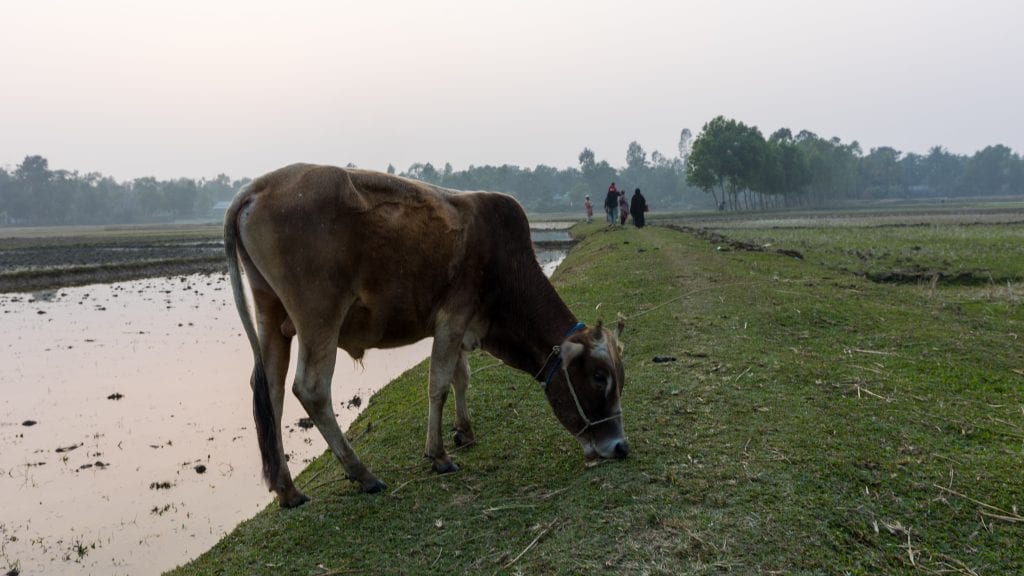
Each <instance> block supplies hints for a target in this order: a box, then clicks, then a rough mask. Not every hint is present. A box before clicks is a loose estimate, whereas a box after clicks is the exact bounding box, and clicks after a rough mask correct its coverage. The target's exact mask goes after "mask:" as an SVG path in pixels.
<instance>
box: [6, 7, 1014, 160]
mask: <svg viewBox="0 0 1024 576" xmlns="http://www.w3.org/2000/svg"><path fill="white" fill-rule="evenodd" d="M1022 25H1024V1H1021V0H913V1H912V0H857V1H849V2H836V1H830V0H828V1H827V0H736V1H727V0H706V1H685V0H676V1H658V2H654V1H650V2H647V1H642V0H641V1H631V2H609V1H600V0H583V1H576V0H573V1H565V0H544V1H536V0H515V1H505V2H495V1H468V0H467V1H446V0H440V1H437V0H435V1H429V2H427V1H409V2H387V1H373V2H369V1H365V0H363V1H359V2H342V1H305V0H292V1H289V2H266V1H259V0H175V1H163V0H159V1H158V0H152V1H144V2H140V1H138V0H122V1H118V0H66V1H58V0H31V1H29V0H0V166H6V167H8V168H13V167H14V166H15V165H17V164H19V163H20V162H21V160H22V159H23V158H24V156H26V155H28V154H40V155H43V156H45V157H47V158H48V159H49V160H50V166H51V168H63V169H70V170H79V171H82V172H87V171H99V172H102V173H104V174H108V175H112V176H114V177H116V178H117V179H119V180H123V179H129V178H136V177H139V176H157V177H158V178H169V177H178V176H187V177H196V178H198V177H204V176H207V177H208V176H214V175H216V174H217V173H220V172H225V173H227V174H229V175H231V176H232V177H235V178H237V177H241V176H256V175H258V174H261V173H263V172H266V171H269V170H272V169H274V168H277V167H279V166H282V165H284V164H287V163H290V162H295V161H307V162H320V163H331V164H340V165H344V164H346V163H349V162H352V163H354V164H356V165H358V166H360V167H364V168H373V169H379V170H383V169H384V168H386V167H387V165H388V163H389V162H390V163H392V164H394V165H395V167H396V168H398V169H399V170H404V169H406V168H407V167H408V166H409V165H410V164H411V163H413V162H427V161H429V162H432V163H433V164H434V165H435V166H437V167H438V168H440V167H441V166H443V165H444V163H445V162H451V163H452V165H453V166H454V167H455V169H457V170H458V169H464V168H466V167H467V166H469V165H470V164H475V165H483V164H502V163H511V164H518V165H521V166H533V165H536V164H538V163H543V164H549V165H554V166H558V167H565V166H575V165H576V163H577V161H576V158H577V155H578V154H579V152H580V150H582V149H583V147H584V146H587V147H590V148H591V149H593V150H594V151H595V152H596V154H597V157H598V159H606V160H608V161H609V162H610V163H611V164H612V165H614V166H622V165H624V164H625V153H626V147H627V145H628V144H629V142H630V141H632V140H637V141H638V142H640V144H641V145H642V146H643V147H644V148H645V149H646V150H647V152H648V153H650V152H652V151H653V150H659V151H660V152H662V153H663V154H665V155H667V156H672V155H675V154H676V152H677V151H676V144H677V142H678V138H679V132H680V130H681V129H682V128H690V129H691V130H692V131H693V132H694V134H696V133H697V132H699V131H700V128H701V126H702V125H703V124H704V123H705V122H707V121H708V120H710V119H711V118H712V117H714V116H716V115H719V114H722V115H725V116H728V117H732V118H736V119H738V120H741V121H743V122H746V123H747V124H753V125H756V126H758V127H759V128H760V129H761V131H762V132H763V133H765V135H766V136H767V135H768V134H770V133H771V132H772V131H774V130H775V129H777V128H779V127H783V126H785V127H788V128H790V129H792V130H793V131H794V133H795V132H796V131H798V130H800V129H808V130H811V131H813V132H815V133H817V134H818V135H820V136H824V137H832V136H838V137H840V138H841V139H843V140H844V141H850V140H858V141H859V142H860V143H861V145H862V146H863V147H864V150H865V152H867V151H868V150H869V149H870V148H871V147H875V146H883V145H890V146H893V147H895V148H897V149H900V150H903V151H914V152H926V151H927V149H928V148H929V147H931V146H933V145H937V144H941V145H943V146H946V147H947V148H949V149H950V150H952V151H953V152H957V153H964V154H969V153H973V152H974V151H975V150H977V149H979V148H982V147H984V146H986V145H989V144H998V143H1001V144H1005V145H1007V146H1010V147H1011V148H1013V149H1014V150H1015V151H1017V152H1024V33H1022V31H1021V28H1022Z"/></svg>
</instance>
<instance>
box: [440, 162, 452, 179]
mask: <svg viewBox="0 0 1024 576" xmlns="http://www.w3.org/2000/svg"><path fill="white" fill-rule="evenodd" d="M454 172H455V170H454V169H453V168H452V163H451V162H445V163H444V172H442V173H441V182H444V181H445V180H448V179H449V178H451V177H452V174H453V173H454Z"/></svg>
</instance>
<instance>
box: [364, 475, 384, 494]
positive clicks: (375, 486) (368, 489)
mask: <svg viewBox="0 0 1024 576" xmlns="http://www.w3.org/2000/svg"><path fill="white" fill-rule="evenodd" d="M387 489H388V485H387V484H385V483H383V482H381V481H380V480H377V479H374V480H373V482H368V483H366V484H363V492H364V493H366V494H376V493H378V492H383V491H385V490H387Z"/></svg>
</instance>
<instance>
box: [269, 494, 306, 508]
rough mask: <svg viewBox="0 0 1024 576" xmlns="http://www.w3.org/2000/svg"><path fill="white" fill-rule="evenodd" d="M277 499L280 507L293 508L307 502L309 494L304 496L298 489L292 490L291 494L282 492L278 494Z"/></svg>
mask: <svg viewBox="0 0 1024 576" xmlns="http://www.w3.org/2000/svg"><path fill="white" fill-rule="evenodd" d="M277 501H278V503H279V504H280V505H281V508H295V507H297V506H302V505H303V504H305V503H306V502H309V496H306V495H305V494H303V493H302V492H299V491H298V490H292V492H291V494H288V495H284V494H282V495H280V496H278V498H277Z"/></svg>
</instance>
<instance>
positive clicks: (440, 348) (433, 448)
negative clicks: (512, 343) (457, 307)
mask: <svg viewBox="0 0 1024 576" xmlns="http://www.w3.org/2000/svg"><path fill="white" fill-rule="evenodd" d="M438 332H439V334H435V336H434V346H433V349H432V351H431V353H430V384H429V397H430V408H429V409H428V411H427V447H426V456H427V458H428V459H429V460H430V463H431V465H432V467H433V468H434V471H435V472H439V473H441V474H445V473H448V472H455V471H457V470H458V469H459V467H458V466H456V465H455V463H454V462H452V459H451V456H449V455H448V453H447V452H445V449H444V441H443V440H442V439H441V414H442V412H443V411H444V402H445V400H446V399H447V398H448V390H449V388H450V387H451V384H452V376H453V375H454V373H455V370H456V366H457V365H458V362H459V356H460V355H461V352H462V350H461V347H460V340H461V338H453V337H451V335H450V334H448V333H446V332H447V331H445V330H439V331H438Z"/></svg>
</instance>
